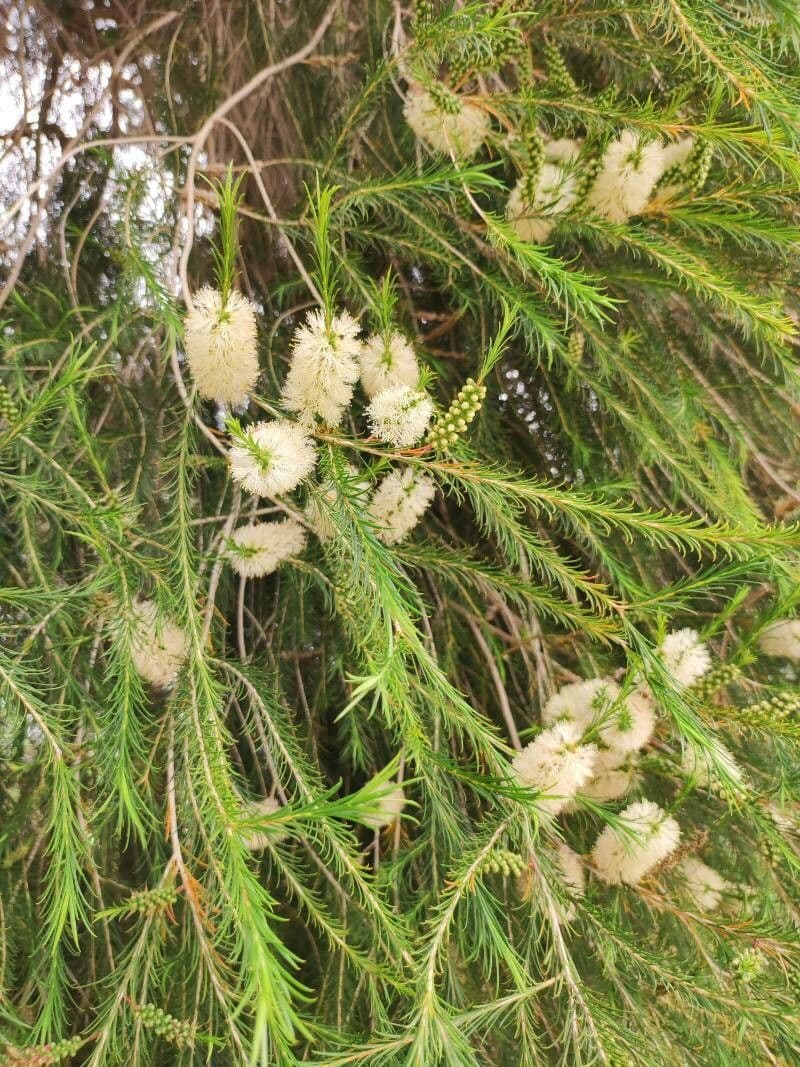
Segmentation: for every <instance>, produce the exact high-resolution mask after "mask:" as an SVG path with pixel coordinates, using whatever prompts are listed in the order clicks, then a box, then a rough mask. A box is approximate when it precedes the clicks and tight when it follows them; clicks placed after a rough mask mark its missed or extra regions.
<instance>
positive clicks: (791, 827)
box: [767, 803, 798, 834]
mask: <svg viewBox="0 0 800 1067" xmlns="http://www.w3.org/2000/svg"><path fill="white" fill-rule="evenodd" d="M767 812H768V814H769V817H770V818H771V819H772V821H773V822H774V823H775V825H776V826H777V827H778V829H779V830H783V832H784V833H787V834H793V833H795V832H796V831H797V828H798V823H797V818H796V817H795V815H794V814H793V813H792V812H791V811H789V810H787V809H786V808H782V807H779V806H778V805H777V804H773V803H769V804H767Z"/></svg>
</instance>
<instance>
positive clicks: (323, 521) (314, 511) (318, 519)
mask: <svg viewBox="0 0 800 1067" xmlns="http://www.w3.org/2000/svg"><path fill="white" fill-rule="evenodd" d="M347 474H348V478H349V480H350V486H351V489H352V491H353V493H355V494H357V495H358V497H359V499H361V498H363V497H364V496H365V495H366V492H367V490H368V489H369V482H368V481H367V480H366V479H365V478H361V479H358V470H357V469H356V468H355V467H354V466H353V465H352V463H348V464H347ZM357 479H358V480H357ZM338 493H339V488H338V486H336V485H334V484H333V483H332V482H331V481H327V482H325V483H324V485H322V486H320V487H319V488H318V490H316V492H315V493H312V494H311V495H310V496H309V498H308V503H307V504H306V507H305V513H304V514H305V517H306V521H307V522H308V525H309V526H310V527H311V529H312V530H313V531H314V533H315V534H316V535H317V537H318V538H319V540H320V541H321V542H322V543H323V544H324V543H325V542H326V541H330V539H331V538H332V537H333V535H334V533H335V532H336V530H335V527H334V525H333V523H332V522H331V520H330V519H329V518H328V514H327V511H326V509H325V507H324V506H323V505H321V504H320V502H319V499H318V497H319V496H322V497H324V499H326V500H329V501H331V503H333V502H334V501H335V500H336V498H337V495H338Z"/></svg>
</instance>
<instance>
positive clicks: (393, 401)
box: [367, 385, 433, 448]
mask: <svg viewBox="0 0 800 1067" xmlns="http://www.w3.org/2000/svg"><path fill="white" fill-rule="evenodd" d="M367 415H368V416H369V420H370V426H371V428H372V432H373V433H374V434H375V436H376V437H380V439H381V440H382V441H387V442H388V443H389V444H391V445H394V446H395V448H409V447H410V446H411V445H415V444H416V443H417V441H419V440H420V438H421V437H423V436H424V435H425V433H426V431H427V429H428V426H429V424H430V421H431V419H432V418H433V402H432V401H431V399H430V397H429V396H427V394H426V393H423V392H420V391H419V390H418V389H411V388H410V387H409V386H407V385H393V386H391V387H390V388H389V389H384V390H382V391H381V392H380V393H376V394H375V396H374V397H373V398H372V402H371V403H370V405H369V407H368V408H367Z"/></svg>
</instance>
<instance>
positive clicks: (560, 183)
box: [506, 163, 578, 244]
mask: <svg viewBox="0 0 800 1067" xmlns="http://www.w3.org/2000/svg"><path fill="white" fill-rule="evenodd" d="M524 185H525V179H524V178H520V180H519V181H518V182H517V184H516V185H515V186H514V188H513V190H512V191H511V195H510V196H509V198H508V203H507V204H506V218H507V219H508V221H509V222H510V223H511V226H512V227H513V229H514V232H515V233H516V234H517V236H518V237H519V238H520V240H522V241H530V242H532V243H533V244H541V243H542V242H543V241H546V240H547V238H548V237H549V235H550V231H551V230H552V229H553V227H554V226H555V221H554V219H553V216H554V215H560V214H562V213H563V212H565V211H567V210H569V208H570V207H572V205H573V203H574V202H575V197H576V195H577V190H578V183H577V181H576V179H575V176H574V175H572V174H569V173H568V172H567V171H566V170H565V169H564V168H563V167H559V166H556V164H555V163H545V164H544V165H543V166H542V169H541V171H540V172H539V178H538V180H537V182H536V192H535V194H534V197H533V203H527V202H526V201H525V198H524V196H523V188H524Z"/></svg>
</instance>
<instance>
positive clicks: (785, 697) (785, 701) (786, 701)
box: [743, 693, 800, 720]
mask: <svg viewBox="0 0 800 1067" xmlns="http://www.w3.org/2000/svg"><path fill="white" fill-rule="evenodd" d="M798 711H800V693H776V694H775V696H772V697H767V699H766V700H759V702H758V703H757V704H749V705H748V706H747V707H746V708H744V709H743V715H744V716H745V717H747V716H752V718H754V719H761V720H763V719H765V718H768V719H789V718H791V717H792V716H793V715H796V714H797V713H798Z"/></svg>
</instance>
